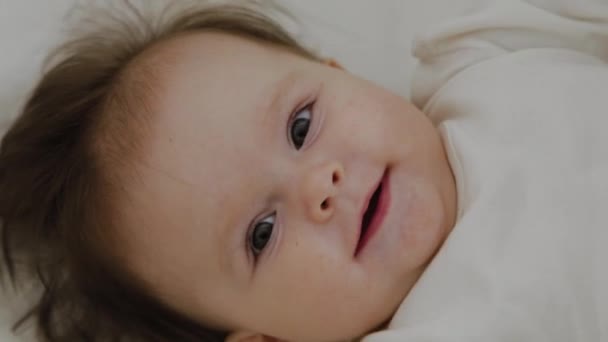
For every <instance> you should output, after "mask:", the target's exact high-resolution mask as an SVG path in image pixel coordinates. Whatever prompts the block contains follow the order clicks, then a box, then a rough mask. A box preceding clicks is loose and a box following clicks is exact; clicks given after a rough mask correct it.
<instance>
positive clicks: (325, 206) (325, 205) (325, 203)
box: [321, 200, 329, 210]
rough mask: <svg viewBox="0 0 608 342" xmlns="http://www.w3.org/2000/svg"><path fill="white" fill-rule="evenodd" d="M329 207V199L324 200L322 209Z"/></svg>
mask: <svg viewBox="0 0 608 342" xmlns="http://www.w3.org/2000/svg"><path fill="white" fill-rule="evenodd" d="M328 207H329V202H328V200H325V201H323V203H321V209H322V210H326V209H327V208H328Z"/></svg>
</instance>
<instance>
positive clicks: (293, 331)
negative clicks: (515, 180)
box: [0, 5, 455, 341]
mask: <svg viewBox="0 0 608 342" xmlns="http://www.w3.org/2000/svg"><path fill="white" fill-rule="evenodd" d="M132 13H136V12H132ZM176 13H177V14H176V15H174V16H169V17H166V18H165V21H163V22H162V24H161V25H158V26H152V25H151V24H149V23H148V22H147V21H146V19H143V18H140V19H139V20H135V21H132V22H131V23H129V24H121V23H123V22H122V21H120V22H117V23H116V24H115V25H114V26H113V27H111V28H110V29H105V30H98V31H96V32H97V33H89V34H87V35H85V37H84V38H81V39H79V40H77V41H75V42H72V43H70V44H68V45H66V46H64V47H63V48H62V50H60V51H61V52H62V55H60V56H59V60H58V62H56V63H55V64H54V66H53V67H52V68H51V69H50V70H49V71H48V72H47V73H46V74H45V76H44V78H43V79H42V81H41V82H40V84H39V86H38V87H37V88H36V89H35V91H34V93H33V95H32V96H31V98H30V99H29V101H28V102H27V104H26V106H25V109H24V111H23V113H22V115H21V116H20V117H19V119H18V120H17V122H16V123H15V124H14V126H13V127H12V128H11V130H10V131H9V132H8V134H7V135H6V136H5V138H4V140H3V142H2V150H1V153H0V193H1V195H0V196H1V198H0V210H1V211H0V214H1V217H2V219H3V227H2V234H3V245H4V251H5V257H6V258H7V261H8V265H9V266H10V267H9V268H10V269H13V271H14V272H12V273H13V274H14V275H15V276H16V275H18V274H19V267H20V264H19V262H24V263H25V267H26V271H29V272H30V273H31V274H38V275H39V277H40V278H41V279H42V280H43V281H44V283H45V284H46V285H45V291H44V295H43V297H42V299H41V300H40V303H39V305H38V306H36V307H35V308H34V311H33V316H34V317H35V318H36V319H37V321H38V325H39V327H40V328H41V331H43V332H44V333H45V334H46V335H47V336H50V337H64V338H66V339H68V340H69V339H70V338H74V337H81V338H85V339H87V338H88V339H89V340H95V339H94V338H93V337H92V336H95V337H99V338H101V337H102V336H103V335H104V334H114V333H117V334H119V333H122V332H125V331H128V332H129V334H130V335H131V336H133V337H134V338H136V337H139V338H143V339H147V340H158V341H169V340H179V341H200V340H215V339H218V340H219V339H222V338H224V336H227V337H228V340H232V341H247V340H257V339H260V340H262V339H268V340H271V339H272V338H277V339H283V340H296V341H335V340H344V339H348V338H353V337H357V336H361V335H363V334H365V333H366V332H370V331H373V330H374V329H377V328H378V327H380V326H382V325H383V324H385V323H386V322H387V320H388V319H390V317H391V315H392V314H393V313H394V311H395V310H396V308H397V306H398V305H399V304H400V303H401V301H402V300H403V298H404V297H405V296H406V294H407V293H408V292H409V291H410V289H411V288H412V286H413V285H414V283H415V282H416V281H417V280H418V278H419V277H420V275H421V274H422V272H423V271H424V269H425V267H426V265H427V264H428V263H429V262H430V260H431V259H432V257H433V255H434V254H435V253H436V251H437V250H438V248H439V246H440V245H441V243H442V242H443V241H444V239H445V238H446V236H447V234H448V233H449V231H450V229H451V227H452V225H453V222H454V215H455V188H454V182H453V178H452V174H451V171H450V167H449V164H448V162H447V159H446V155H445V152H444V149H443V145H442V143H441V139H440V136H439V134H438V132H437V130H436V128H435V127H434V126H433V125H432V123H431V122H430V121H429V120H428V118H426V117H425V116H424V115H423V114H422V113H421V112H420V111H419V110H418V109H417V108H415V107H414V106H413V105H411V104H410V103H408V102H407V101H405V100H404V99H402V98H400V97H398V96H396V95H393V94H391V93H390V92H388V91H386V90H383V89H381V88H379V87H377V86H374V85H372V84H370V83H369V82H366V81H364V80H361V79H359V78H357V77H355V76H354V75H352V74H350V73H348V72H346V71H344V70H342V69H341V68H340V67H339V66H338V65H337V64H336V63H334V62H327V61H324V60H323V59H321V58H318V57H316V56H315V55H314V54H313V53H311V52H309V51H308V50H307V49H305V48H304V47H302V46H301V45H299V44H298V43H297V42H296V41H295V40H294V39H292V38H291V37H290V36H289V34H288V33H286V32H285V31H284V30H283V29H282V28H281V27H280V26H279V25H277V24H276V23H274V22H273V21H272V20H270V19H268V18H266V17H265V16H263V15H262V14H260V12H259V11H256V10H254V9H251V8H250V7H234V6H221V5H216V6H214V7H209V6H207V7H205V8H200V7H197V8H193V9H190V10H188V11H178V12H176ZM79 334H84V335H79ZM72 340H73V339H72Z"/></svg>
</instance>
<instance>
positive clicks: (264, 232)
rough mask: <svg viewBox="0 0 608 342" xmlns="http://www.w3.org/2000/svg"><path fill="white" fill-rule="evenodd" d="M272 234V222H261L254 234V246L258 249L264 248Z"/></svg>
mask: <svg viewBox="0 0 608 342" xmlns="http://www.w3.org/2000/svg"><path fill="white" fill-rule="evenodd" d="M271 234H272V224H271V223H267V222H264V223H260V224H259V225H258V227H257V228H256V230H255V232H254V234H253V247H254V248H255V249H257V250H262V249H264V247H265V246H266V244H267V243H268V239H270V235H271Z"/></svg>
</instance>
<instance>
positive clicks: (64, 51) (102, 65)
mask: <svg viewBox="0 0 608 342" xmlns="http://www.w3.org/2000/svg"><path fill="white" fill-rule="evenodd" d="M176 3H178V2H177V1H176V2H173V6H167V7H165V8H164V10H163V11H161V12H157V13H156V14H155V16H154V17H150V16H147V15H144V14H143V12H142V10H140V9H137V8H136V7H135V6H134V5H133V4H132V3H131V2H129V1H127V0H125V1H123V2H122V4H123V5H125V7H126V8H127V9H128V10H127V11H119V10H110V11H107V9H106V10H104V12H103V18H104V20H103V21H102V22H101V23H103V25H99V23H100V22H97V24H96V25H94V26H92V24H93V22H91V21H90V20H89V21H83V22H82V24H83V25H85V26H81V27H80V28H82V29H88V30H87V32H85V33H83V34H80V35H79V36H78V37H76V38H74V39H72V40H71V41H69V42H67V43H66V44H64V45H62V46H61V47H60V48H59V49H57V50H56V52H55V53H54V54H53V55H52V57H51V59H49V61H50V64H49V67H48V69H47V71H46V72H45V73H44V75H43V77H42V79H41V80H40V82H39V83H38V85H37V86H36V87H35V89H34V90H33V93H32V94H31V96H30V97H29V99H28V101H27V102H26V104H25V106H24V108H23V110H22V112H21V114H20V115H19V117H18V118H17V120H16V121H15V122H14V124H13V125H12V127H11V128H10V130H9V131H8V132H7V133H6V135H5V136H4V138H3V139H2V145H1V148H0V218H1V220H2V222H1V223H2V225H1V226H0V239H1V243H2V244H1V246H2V256H3V259H4V266H5V271H6V273H8V275H9V278H10V279H11V281H12V284H13V286H14V287H17V288H18V287H20V286H23V285H24V284H25V283H26V282H28V281H30V280H33V281H34V282H35V283H37V284H39V285H40V286H41V287H42V294H41V296H40V298H39V300H37V302H36V303H35V305H34V306H33V307H32V308H31V309H30V311H29V312H28V313H27V314H26V315H25V316H24V317H23V318H22V319H21V320H19V322H17V323H16V324H15V326H14V328H13V329H14V330H16V329H18V328H19V327H20V326H21V325H22V323H23V322H25V321H27V320H30V319H32V320H34V321H35V323H36V327H37V332H38V335H39V337H40V338H41V339H42V340H46V341H124V340H129V341H140V340H141V341H220V340H223V339H224V338H225V333H224V332H219V331H213V330H211V329H207V328H205V327H203V326H202V325H201V324H199V323H197V322H194V321H193V320H190V319H189V318H187V317H184V316H182V315H180V314H179V313H177V312H176V311H174V310H172V309H171V308H170V307H168V306H166V305H164V304H162V303H161V302H160V301H159V300H157V299H155V298H154V297H153V296H152V295H151V294H150V292H149V291H146V289H145V286H143V285H142V283H141V282H139V281H137V280H136V279H135V278H134V277H132V276H131V275H129V273H128V272H126V271H125V270H124V269H123V268H122V267H121V265H120V263H119V262H118V260H117V259H116V258H113V257H112V255H110V254H111V253H108V252H107V251H108V250H109V249H108V248H107V247H109V244H111V243H112V236H113V234H112V232H114V231H116V230H117V229H119V227H117V224H116V222H115V221H114V220H113V217H114V216H115V215H114V214H115V211H117V210H120V208H116V205H114V202H116V201H113V200H112V199H115V198H116V196H121V195H123V192H122V191H121V189H122V187H121V184H125V183H124V182H128V181H129V172H128V169H129V168H128V166H129V160H130V159H131V158H132V157H133V156H134V154H135V153H137V151H138V144H140V143H141V140H142V139H141V137H142V134H144V133H143V132H142V130H144V127H145V124H146V121H147V120H149V118H148V117H147V116H146V115H145V114H146V110H145V108H146V105H147V104H148V105H149V101H148V100H149V99H150V97H151V96H152V95H151V93H153V91H154V89H153V88H152V87H151V86H150V84H151V83H153V82H151V81H150V78H151V77H153V76H154V70H153V67H151V66H146V65H143V64H139V63H137V57H138V56H141V55H142V53H143V52H144V51H147V50H148V49H149V48H150V47H151V46H152V45H154V44H157V43H159V42H161V41H165V40H167V39H170V38H172V37H175V36H176V35H179V34H183V33H188V32H197V31H205V30H215V31H221V32H226V33H230V34H235V35H240V36H244V37H247V38H249V39H254V40H258V41H262V42H266V43H270V44H273V45H275V46H279V47H282V48H286V49H288V50H290V51H292V52H294V53H296V54H299V55H301V56H304V57H306V58H310V59H315V60H318V58H317V57H316V56H315V55H314V54H313V53H311V52H309V51H308V50H307V49H306V48H304V47H303V46H302V45H300V44H299V43H298V42H297V41H296V40H295V39H294V38H292V37H291V36H290V34H288V33H287V32H286V31H285V30H284V29H283V28H281V26H280V25H279V24H277V23H276V22H275V21H274V20H272V19H271V18H270V17H269V16H266V15H264V14H262V13H261V11H262V10H272V11H273V13H279V12H280V11H276V7H272V6H274V5H270V6H269V5H268V1H264V3H265V5H262V4H261V3H262V1H258V2H255V1H247V2H243V1H241V2H240V3H234V2H232V3H224V4H215V5H213V4H210V3H208V2H204V3H203V2H202V1H198V2H191V3H190V4H189V5H188V6H187V7H186V6H183V5H184V1H181V2H179V5H180V7H179V8H178V7H175V6H176V5H175V4H176ZM201 5H202V6H201ZM98 13H99V12H96V13H95V15H96V16H97V18H99V15H98ZM125 13H126V14H125ZM159 14H160V15H159ZM133 132H136V134H133ZM117 202H120V201H117ZM0 265H1V264H0ZM3 273H4V272H3ZM0 276H3V274H2V273H0Z"/></svg>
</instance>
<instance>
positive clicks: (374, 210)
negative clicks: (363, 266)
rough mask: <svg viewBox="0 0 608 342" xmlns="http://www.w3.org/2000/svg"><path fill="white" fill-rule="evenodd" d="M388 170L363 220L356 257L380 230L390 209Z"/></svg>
mask: <svg viewBox="0 0 608 342" xmlns="http://www.w3.org/2000/svg"><path fill="white" fill-rule="evenodd" d="M387 180H388V170H386V171H385V172H384V175H383V176H382V179H381V180H380V182H379V183H378V186H377V187H376V189H375V190H374V192H373V194H372V196H371V197H370V199H369V201H368V203H367V208H366V209H365V212H364V214H363V218H362V220H361V230H360V233H359V241H358V242H357V248H356V250H355V256H357V255H358V254H359V252H360V251H361V250H362V249H363V248H364V247H365V245H366V244H367V242H368V241H369V240H370V238H371V237H372V236H373V235H374V233H375V232H376V231H377V230H378V228H380V225H381V224H382V221H383V219H384V216H385V215H386V211H387V208H388V187H387Z"/></svg>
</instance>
